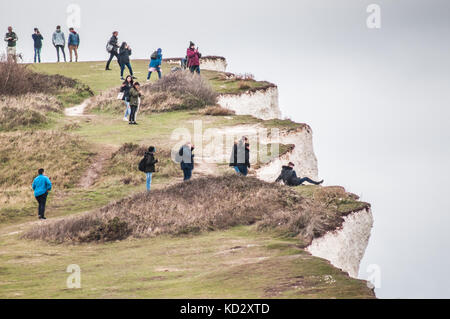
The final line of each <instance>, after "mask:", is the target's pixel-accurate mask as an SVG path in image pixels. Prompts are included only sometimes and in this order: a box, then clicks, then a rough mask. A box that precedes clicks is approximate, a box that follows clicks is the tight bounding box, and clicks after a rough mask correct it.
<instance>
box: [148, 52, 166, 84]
mask: <svg viewBox="0 0 450 319" xmlns="http://www.w3.org/2000/svg"><path fill="white" fill-rule="evenodd" d="M161 63H162V50H161V48H159V49H158V50H157V51H155V52H153V54H152V56H151V57H150V65H149V66H148V76H147V81H150V77H151V76H152V72H154V71H156V72H158V77H159V78H160V79H161V76H162V74H161Z"/></svg>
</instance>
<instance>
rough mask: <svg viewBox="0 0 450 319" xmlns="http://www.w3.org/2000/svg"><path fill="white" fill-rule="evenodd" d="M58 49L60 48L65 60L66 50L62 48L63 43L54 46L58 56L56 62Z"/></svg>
mask: <svg viewBox="0 0 450 319" xmlns="http://www.w3.org/2000/svg"><path fill="white" fill-rule="evenodd" d="M59 49H61V51H62V54H63V56H64V62H66V51H65V49H64V46H63V45H57V46H56V55H57V56H58V62H59Z"/></svg>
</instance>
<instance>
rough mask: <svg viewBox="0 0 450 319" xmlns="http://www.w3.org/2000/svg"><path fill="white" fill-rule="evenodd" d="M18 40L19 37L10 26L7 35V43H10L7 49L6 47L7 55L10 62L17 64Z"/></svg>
mask: <svg viewBox="0 0 450 319" xmlns="http://www.w3.org/2000/svg"><path fill="white" fill-rule="evenodd" d="M18 40H19V37H18V36H17V34H16V33H15V32H14V31H13V28H12V27H11V26H9V27H8V33H6V35H5V41H6V42H7V43H8V44H7V47H6V54H7V57H8V60H13V61H14V62H16V63H17V50H16V45H17V41H18Z"/></svg>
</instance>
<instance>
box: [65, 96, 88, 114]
mask: <svg viewBox="0 0 450 319" xmlns="http://www.w3.org/2000/svg"><path fill="white" fill-rule="evenodd" d="M88 103H89V99H86V100H84V101H83V103H81V104H79V105H75V106H73V107H68V108H67V109H65V111H64V114H65V115H66V116H70V117H78V116H85V115H84V110H85V109H86V107H87V105H88Z"/></svg>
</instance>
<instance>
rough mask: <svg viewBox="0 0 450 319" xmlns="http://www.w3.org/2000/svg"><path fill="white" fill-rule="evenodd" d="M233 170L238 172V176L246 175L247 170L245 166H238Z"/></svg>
mask: <svg viewBox="0 0 450 319" xmlns="http://www.w3.org/2000/svg"><path fill="white" fill-rule="evenodd" d="M234 169H235V170H236V172H238V173H239V174H242V175H243V176H247V175H248V168H247V166H246V165H238V166H236V167H235V168H234Z"/></svg>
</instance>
